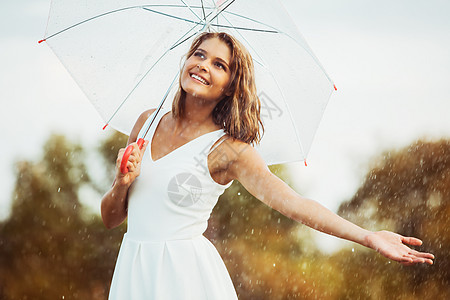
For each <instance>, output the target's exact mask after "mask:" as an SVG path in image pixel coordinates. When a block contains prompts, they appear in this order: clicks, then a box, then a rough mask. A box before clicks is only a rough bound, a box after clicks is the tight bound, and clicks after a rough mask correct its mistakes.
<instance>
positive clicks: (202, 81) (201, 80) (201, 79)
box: [191, 74, 208, 85]
mask: <svg viewBox="0 0 450 300" xmlns="http://www.w3.org/2000/svg"><path fill="white" fill-rule="evenodd" d="M191 77H192V78H194V79H197V80H198V81H200V82H201V83H203V84H204V85H208V82H207V81H206V80H204V79H203V78H201V77H200V76H198V75H195V74H192V75H191Z"/></svg>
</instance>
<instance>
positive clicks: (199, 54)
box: [194, 52, 205, 58]
mask: <svg viewBox="0 0 450 300" xmlns="http://www.w3.org/2000/svg"><path fill="white" fill-rule="evenodd" d="M194 56H198V57H200V58H204V57H205V56H204V55H203V53H201V52H195V53H194Z"/></svg>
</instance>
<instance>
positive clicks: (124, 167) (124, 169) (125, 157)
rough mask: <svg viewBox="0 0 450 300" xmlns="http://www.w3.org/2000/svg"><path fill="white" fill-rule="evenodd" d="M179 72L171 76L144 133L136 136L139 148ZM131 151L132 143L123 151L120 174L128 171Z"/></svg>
mask: <svg viewBox="0 0 450 300" xmlns="http://www.w3.org/2000/svg"><path fill="white" fill-rule="evenodd" d="M179 74H180V72H178V73H177V75H175V77H174V78H173V80H172V83H171V84H170V86H169V88H168V89H167V91H166V93H165V94H164V97H163V99H162V100H161V102H160V103H159V105H158V108H157V109H156V111H155V113H154V114H152V119H151V120H150V123H148V125H147V128H146V129H145V132H144V134H143V135H142V137H139V138H138V140H137V144H138V146H139V149H142V146H143V145H144V141H145V137H146V136H147V133H148V132H149V130H150V127H151V126H152V124H153V122H154V121H155V119H156V116H157V115H158V113H159V112H160V111H161V108H162V106H163V104H164V102H165V101H166V99H167V96H168V95H169V93H170V91H171V90H172V87H173V84H174V83H175V81H176V79H177V78H178V75H179ZM131 152H133V145H128V147H127V149H125V152H124V153H123V156H122V162H121V163H120V172H122V174H126V173H128V168H127V163H128V159H129V157H130V155H131Z"/></svg>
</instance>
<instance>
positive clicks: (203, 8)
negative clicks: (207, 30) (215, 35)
mask: <svg viewBox="0 0 450 300" xmlns="http://www.w3.org/2000/svg"><path fill="white" fill-rule="evenodd" d="M201 2H202V12H203V21H206V13H205V6H204V5H203V0H201Z"/></svg>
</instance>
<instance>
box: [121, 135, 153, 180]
mask: <svg viewBox="0 0 450 300" xmlns="http://www.w3.org/2000/svg"><path fill="white" fill-rule="evenodd" d="M130 145H131V146H133V151H132V152H131V154H130V157H129V158H128V162H127V168H128V172H127V173H126V174H122V172H121V171H120V165H121V163H122V158H123V154H124V152H125V148H122V149H120V150H119V153H118V155H117V160H116V184H119V185H124V186H127V187H129V186H130V185H131V184H132V183H133V181H134V180H135V179H136V178H137V177H138V176H139V174H140V173H141V161H142V157H143V156H144V153H145V149H146V148H147V145H148V141H145V142H144V144H143V146H142V149H139V146H138V144H137V143H136V142H135V143H131V144H130Z"/></svg>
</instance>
